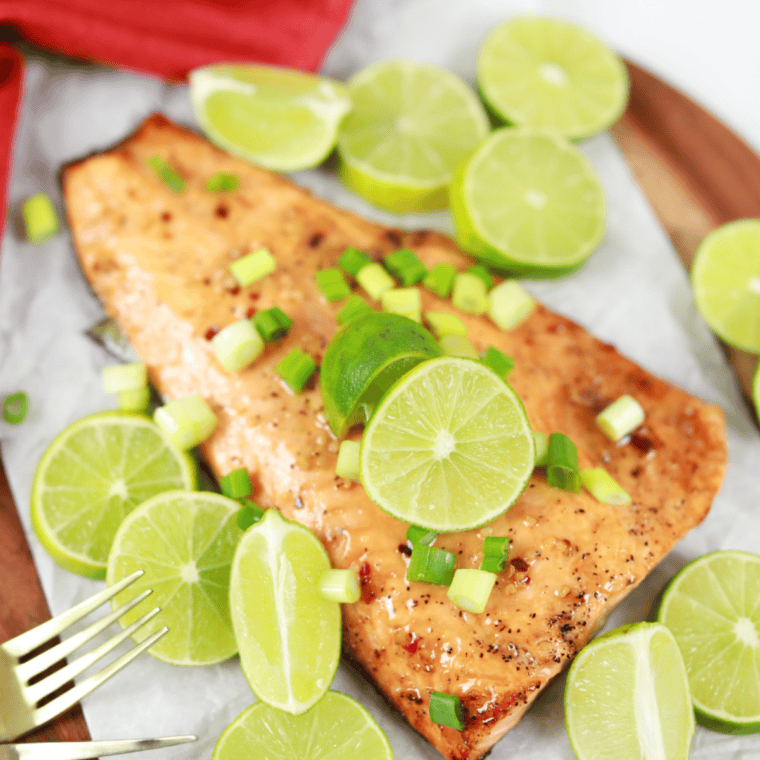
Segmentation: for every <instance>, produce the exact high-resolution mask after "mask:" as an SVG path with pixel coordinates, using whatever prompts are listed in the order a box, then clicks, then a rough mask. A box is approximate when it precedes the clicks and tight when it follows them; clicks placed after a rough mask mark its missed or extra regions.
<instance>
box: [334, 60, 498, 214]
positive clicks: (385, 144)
mask: <svg viewBox="0 0 760 760" xmlns="http://www.w3.org/2000/svg"><path fill="white" fill-rule="evenodd" d="M348 88H349V94H350V97H351V101H352V103H353V110H352V111H351V113H350V114H349V116H348V117H347V118H346V120H345V121H344V122H343V124H342V125H341V128H340V134H339V136H338V152H339V153H340V157H341V159H342V161H341V165H340V173H341V177H342V178H343V181H344V182H345V183H346V185H348V187H350V188H351V189H352V190H354V191H356V192H357V193H359V194H360V195H363V196H364V197H365V198H367V199H368V200H369V201H370V202H372V203H374V204H375V205H377V206H380V207H382V208H386V209H389V210H391V211H397V212H404V211H426V210H427V211H429V210H432V209H438V208H445V207H446V205H447V203H448V198H447V191H446V188H447V186H448V184H449V182H450V181H451V177H452V175H453V173H454V170H455V169H456V167H457V166H458V165H459V164H460V163H461V162H462V160H464V158H465V157H466V156H467V155H468V154H469V153H470V152H471V151H472V149H473V148H474V147H475V146H476V145H477V144H478V142H479V141H480V140H481V139H482V138H483V137H484V136H485V135H486V134H487V133H488V129H489V125H488V117H487V116H486V114H485V111H484V110H483V107H482V105H481V104H480V101H479V100H478V97H477V96H476V95H475V93H474V92H473V91H472V90H471V89H470V88H469V87H468V86H467V85H466V84H465V83H464V82H463V81H462V80H461V79H459V78H458V77H457V76H455V75H454V74H451V73H450V72H448V71H444V70H443V69H440V68H438V67H436V66H430V65H427V64H422V63H415V62H412V61H383V62H380V63H375V64H373V65H372V66H368V67H367V68H366V69H363V70H362V71H360V72H359V73H358V74H356V75H355V76H354V77H353V79H351V81H350V82H349V83H348Z"/></svg>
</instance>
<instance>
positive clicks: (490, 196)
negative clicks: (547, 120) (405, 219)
mask: <svg viewBox="0 0 760 760" xmlns="http://www.w3.org/2000/svg"><path fill="white" fill-rule="evenodd" d="M450 196H451V211H452V214H453V216H454V223H455V226H456V230H457V239H458V241H459V243H460V245H461V246H462V247H463V248H464V249H465V250H467V251H469V252H470V253H472V254H473V255H474V256H476V257H478V258H479V259H481V260H483V261H484V262H486V263H488V264H491V265H492V266H494V267H496V268H498V269H502V270H509V271H511V272H515V273H518V274H520V275H527V274H530V275H534V276H558V275H562V274H567V273H568V272H571V271H572V270H573V269H576V268H577V267H579V266H580V265H581V264H583V262H584V261H585V260H586V259H587V258H588V257H589V256H590V255H591V253H592V252H593V251H594V250H595V249H596V248H597V246H598V245H599V243H600V242H601V240H602V237H603V236H604V230H605V215H606V204H605V200H604V192H603V190H602V187H601V185H600V184H599V180H598V179H597V178H596V175H595V174H594V170H593V169H592V167H591V165H590V164H589V163H588V161H587V160H586V158H585V157H584V156H583V154H582V153H581V152H580V151H579V150H578V149H577V148H576V147H574V146H573V145H572V144H571V143H569V142H568V141H567V140H566V139H565V138H563V137H561V136H560V135H556V134H552V133H550V132H542V131H536V130H533V129H528V128H519V127H506V128H503V129H498V130H496V131H495V132H493V133H492V134H491V135H489V137H487V138H486V139H485V140H484V141H483V142H482V143H481V144H480V145H479V146H478V149H477V150H476V151H475V153H474V154H473V155H472V157H471V158H470V159H468V161H467V162H466V163H465V164H464V166H463V168H462V169H461V170H460V171H458V172H457V175H456V177H455V179H454V182H453V184H452V186H451V192H450Z"/></svg>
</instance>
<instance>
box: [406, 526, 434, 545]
mask: <svg viewBox="0 0 760 760" xmlns="http://www.w3.org/2000/svg"><path fill="white" fill-rule="evenodd" d="M436 538H438V534H437V533H436V532H435V531H434V530H430V529H429V528H421V527H420V526H419V525H410V526H409V528H408V529H407V531H406V540H407V541H409V542H410V543H412V544H413V545H414V546H417V544H421V545H422V546H430V544H432V543H433V541H435V539H436Z"/></svg>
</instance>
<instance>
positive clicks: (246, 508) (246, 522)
mask: <svg viewBox="0 0 760 760" xmlns="http://www.w3.org/2000/svg"><path fill="white" fill-rule="evenodd" d="M240 503H241V504H242V505H243V506H242V508H241V509H240V511H239V512H238V514H237V524H238V527H239V528H240V530H248V528H250V527H251V525H253V524H254V523H257V522H258V521H259V520H260V519H261V518H262V517H264V514H265V512H266V510H265V509H262V508H261V507H260V506H259V505H258V504H254V503H253V502H252V501H251V500H250V499H241V501H240Z"/></svg>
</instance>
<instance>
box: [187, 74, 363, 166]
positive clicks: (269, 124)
mask: <svg viewBox="0 0 760 760" xmlns="http://www.w3.org/2000/svg"><path fill="white" fill-rule="evenodd" d="M190 97H191V100H192V103H193V108H194V109H195V115H196V117H197V119H198V121H199V122H200V125H201V127H202V128H203V130H204V132H206V134H207V135H208V136H209V137H210V138H211V140H213V141H214V142H215V143H216V144H217V145H220V146H221V147H222V148H225V149H226V150H229V151H230V152H232V153H237V154H238V155H240V156H243V158H247V159H249V160H250V161H253V162H255V163H257V164H261V166H264V167H266V168H267V169H272V170H273V171H281V172H293V171H298V170H300V169H308V168H310V167H312V166H316V165H317V164H319V163H321V162H322V161H323V160H324V159H325V158H326V157H327V156H328V154H329V153H330V151H331V150H332V149H333V147H334V145H335V141H336V139H337V133H338V125H339V124H340V121H341V119H343V117H344V116H345V115H346V114H347V113H348V111H349V110H350V108H351V102H350V100H349V98H348V95H347V94H346V89H345V87H343V85H341V84H339V83H338V82H335V81H333V80H331V79H327V78H326V77H320V76H316V75H315V74H307V73H305V72H303V71H297V70H295V69H288V68H284V67H278V66H260V65H251V64H246V65H234V64H218V65H214V66H203V67H202V68H199V69H195V70H194V71H192V72H190Z"/></svg>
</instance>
